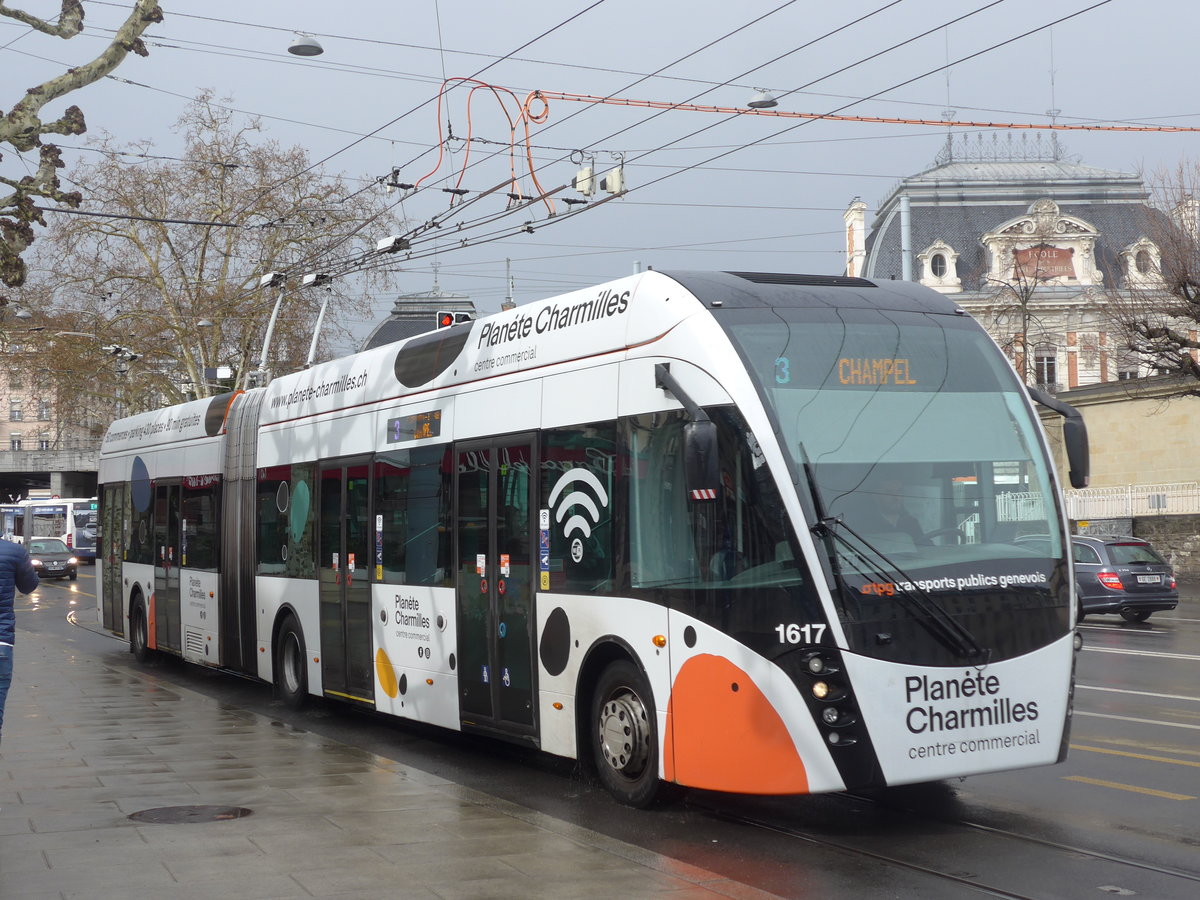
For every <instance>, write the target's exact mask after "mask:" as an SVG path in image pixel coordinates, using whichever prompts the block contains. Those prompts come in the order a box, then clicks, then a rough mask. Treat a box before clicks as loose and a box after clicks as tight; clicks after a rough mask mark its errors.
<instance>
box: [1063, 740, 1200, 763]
mask: <svg viewBox="0 0 1200 900" xmlns="http://www.w3.org/2000/svg"><path fill="white" fill-rule="evenodd" d="M1070 747H1071V749H1072V750H1086V751H1087V752H1088V753H1107V754H1108V755H1109V756H1128V757H1129V758H1130V759H1145V760H1148V761H1149V762H1161V763H1171V764H1173V765H1176V766H1195V767H1196V768H1198V769H1200V762H1193V761H1192V760H1190V759H1172V758H1171V757H1169V756H1150V755H1149V754H1148V753H1130V752H1129V751H1128V750H1109V749H1106V748H1104V747H1087V746H1084V745H1083V744H1071V745H1070Z"/></svg>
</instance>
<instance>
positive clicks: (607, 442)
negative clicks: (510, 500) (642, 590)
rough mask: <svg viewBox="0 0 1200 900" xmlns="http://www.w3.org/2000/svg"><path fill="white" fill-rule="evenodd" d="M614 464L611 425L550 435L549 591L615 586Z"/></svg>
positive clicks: (546, 460) (545, 468) (546, 452)
mask: <svg viewBox="0 0 1200 900" xmlns="http://www.w3.org/2000/svg"><path fill="white" fill-rule="evenodd" d="M615 463H616V439H615V429H614V427H613V426H612V425H611V424H606V425H590V426H583V427H580V428H571V429H559V430H556V431H552V432H547V434H546V435H545V438H544V440H543V443H542V479H541V498H542V501H541V502H542V508H545V509H549V510H550V517H551V528H550V559H549V572H548V573H547V574H548V575H549V579H548V589H549V590H554V591H585V592H586V591H607V590H611V589H612V588H613V582H612V579H613V570H614V547H613V505H614V502H615V499H616V484H615V475H616V464H615ZM545 589H547V587H543V590H545Z"/></svg>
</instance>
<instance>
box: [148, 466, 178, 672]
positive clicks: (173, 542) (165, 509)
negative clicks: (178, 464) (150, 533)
mask: <svg viewBox="0 0 1200 900" xmlns="http://www.w3.org/2000/svg"><path fill="white" fill-rule="evenodd" d="M179 490H180V488H179V483H178V482H175V483H174V484H170V483H164V482H161V481H157V482H155V484H154V611H153V613H152V615H153V618H154V635H155V641H156V646H157V647H158V648H159V649H160V650H179V649H180V643H179V641H180V624H179V556H180V542H179Z"/></svg>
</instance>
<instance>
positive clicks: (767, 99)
mask: <svg viewBox="0 0 1200 900" xmlns="http://www.w3.org/2000/svg"><path fill="white" fill-rule="evenodd" d="M746 105H747V106H748V107H750V108H751V109H770V108H771V107H773V106H778V105H779V101H778V100H776V99H775V95H774V94H772V93H771V92H770V91H768V90H765V89H763V88H755V89H754V96H753V97H751V98H750V100H749V102H748V103H747V104H746Z"/></svg>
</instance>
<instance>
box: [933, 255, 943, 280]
mask: <svg viewBox="0 0 1200 900" xmlns="http://www.w3.org/2000/svg"><path fill="white" fill-rule="evenodd" d="M929 271H931V272H932V273H933V277H934V278H945V277H946V257H945V256H944V255H943V254H941V253H935V254H933V258H932V259H930V260H929Z"/></svg>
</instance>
